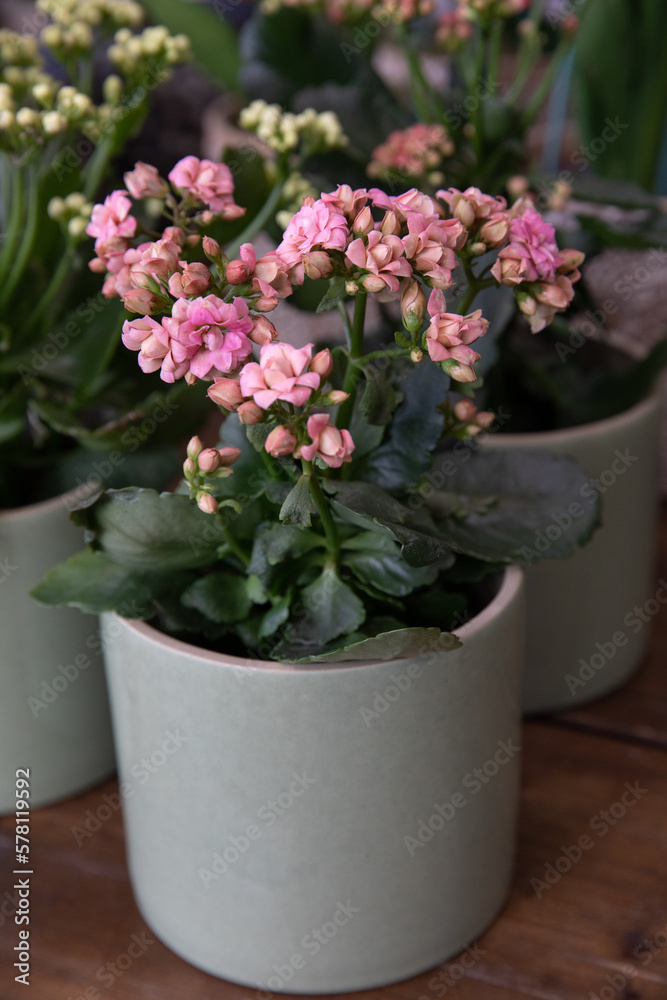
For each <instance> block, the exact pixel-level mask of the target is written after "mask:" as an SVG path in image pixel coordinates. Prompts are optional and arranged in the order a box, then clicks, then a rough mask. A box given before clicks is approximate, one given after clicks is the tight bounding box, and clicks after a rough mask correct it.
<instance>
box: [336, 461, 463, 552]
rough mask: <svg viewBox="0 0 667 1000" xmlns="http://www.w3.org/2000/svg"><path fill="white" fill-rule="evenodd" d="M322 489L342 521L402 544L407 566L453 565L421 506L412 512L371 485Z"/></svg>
mask: <svg viewBox="0 0 667 1000" xmlns="http://www.w3.org/2000/svg"><path fill="white" fill-rule="evenodd" d="M323 486H324V488H325V490H326V491H327V492H328V493H329V494H333V496H334V500H333V501H332V503H333V507H334V509H335V510H336V512H337V513H338V515H339V516H340V517H341V518H342V519H343V520H344V521H346V522H347V523H348V524H354V525H356V526H357V527H360V528H364V529H365V530H366V531H379V532H384V533H386V532H388V533H389V534H391V535H393V537H394V538H395V539H397V541H399V542H400V543H401V545H402V547H403V548H402V557H403V559H404V560H405V561H406V562H407V563H408V564H409V565H410V566H414V567H419V566H427V565H429V564H430V563H433V562H435V561H436V560H442V559H443V558H446V559H448V560H449V561H450V562H451V561H453V556H452V555H451V552H450V547H449V546H448V545H447V543H446V542H445V541H444V540H443V539H442V538H439V537H437V531H436V529H435V526H434V524H433V522H432V521H431V518H430V516H429V514H428V512H427V511H426V510H425V509H424V507H423V506H422V507H420V508H418V509H417V510H411V509H410V508H409V507H406V506H405V505H404V504H402V503H399V501H398V500H395V499H394V498H393V497H392V496H389V494H388V493H385V492H384V491H383V490H381V489H379V488H378V487H377V486H373V485H372V484H371V483H361V482H344V481H340V480H331V479H329V480H325V481H324V483H323ZM448 564H449V563H445V564H443V563H442V562H441V563H440V565H441V566H442V565H448Z"/></svg>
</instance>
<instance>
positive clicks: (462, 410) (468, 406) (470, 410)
mask: <svg viewBox="0 0 667 1000" xmlns="http://www.w3.org/2000/svg"><path fill="white" fill-rule="evenodd" d="M476 413H477V407H476V406H475V404H474V403H473V401H472V400H471V399H459V401H458V403H455V404H454V416H455V417H456V419H457V420H460V421H461V423H462V424H467V423H469V421H471V420H472V419H473V418H474V416H475V414H476Z"/></svg>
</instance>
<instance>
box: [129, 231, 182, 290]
mask: <svg viewBox="0 0 667 1000" xmlns="http://www.w3.org/2000/svg"><path fill="white" fill-rule="evenodd" d="M180 253H181V248H180V247H179V246H178V244H177V243H174V241H173V240H169V239H167V240H165V239H161V240H157V241H156V242H155V243H141V244H140V245H139V246H138V247H137V248H136V249H130V250H128V251H127V253H126V254H125V257H124V263H125V264H129V265H130V281H131V283H132V286H133V287H134V288H146V287H151V286H150V283H151V282H152V281H156V282H157V283H158V284H159V285H163V286H165V287H166V286H167V284H168V282H169V279H170V278H171V276H172V275H173V274H174V273H175V272H178V271H180V263H179V260H178V258H179V256H180Z"/></svg>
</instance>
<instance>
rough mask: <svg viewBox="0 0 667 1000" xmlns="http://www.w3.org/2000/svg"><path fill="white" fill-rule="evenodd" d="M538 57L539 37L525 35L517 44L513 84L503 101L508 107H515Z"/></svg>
mask: <svg viewBox="0 0 667 1000" xmlns="http://www.w3.org/2000/svg"><path fill="white" fill-rule="evenodd" d="M539 55H540V44H539V37H538V36H537V35H532V34H528V33H527V34H525V35H523V36H522V38H521V42H520V44H519V54H518V56H517V62H516V71H515V76H514V83H513V84H512V86H511V87H510V89H509V90H508V91H507V94H506V97H505V100H506V102H507V103H508V104H509V105H515V104H516V103H517V101H518V100H519V98H520V97H521V94H522V92H523V88H524V87H525V86H526V83H527V81H528V77H529V76H530V74H531V73H532V72H533V70H534V69H535V65H536V63H537V60H538V58H539Z"/></svg>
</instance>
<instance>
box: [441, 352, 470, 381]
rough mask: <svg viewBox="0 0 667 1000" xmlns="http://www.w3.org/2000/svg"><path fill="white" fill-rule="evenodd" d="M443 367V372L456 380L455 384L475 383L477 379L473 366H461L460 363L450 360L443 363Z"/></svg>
mask: <svg viewBox="0 0 667 1000" xmlns="http://www.w3.org/2000/svg"><path fill="white" fill-rule="evenodd" d="M442 367H443V371H445V372H446V374H447V375H449V377H450V378H451V379H453V380H454V382H475V381H476V379H477V375H476V374H475V369H474V368H473V367H472V365H461V364H459V362H458V361H454V360H453V359H451V358H450V359H449V360H448V361H443V362H442Z"/></svg>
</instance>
